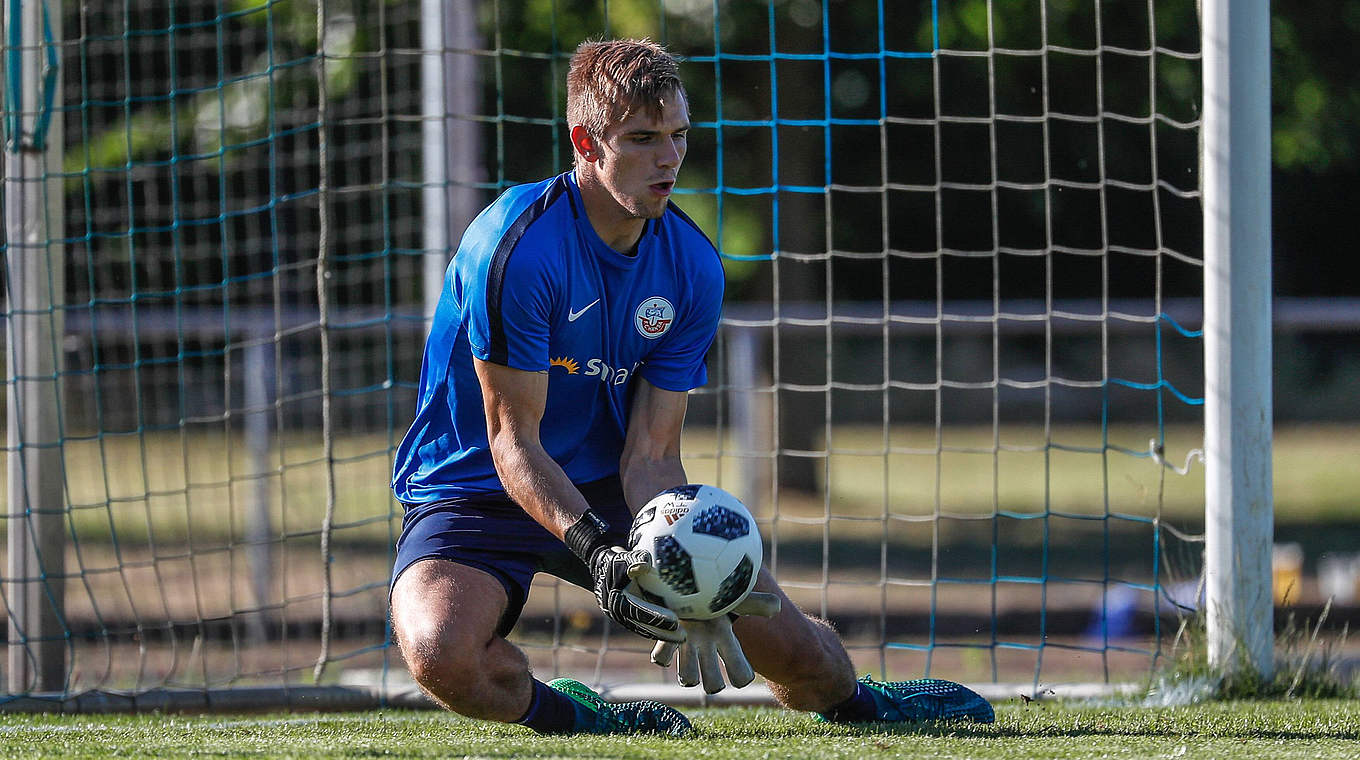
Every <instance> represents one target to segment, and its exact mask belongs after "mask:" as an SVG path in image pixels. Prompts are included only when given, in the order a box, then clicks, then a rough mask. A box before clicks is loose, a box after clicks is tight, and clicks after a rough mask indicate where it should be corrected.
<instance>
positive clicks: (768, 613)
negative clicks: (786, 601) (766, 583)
mask: <svg viewBox="0 0 1360 760" xmlns="http://www.w3.org/2000/svg"><path fill="white" fill-rule="evenodd" d="M781 606H782V605H781V604H780V602H779V597H778V596H776V595H775V594H767V593H765V592H764V591H752V592H751V593H749V594H747V595H746V598H745V599H743V600H741V604H738V605H737V606H736V607H734V608H733V609H732V611H733V612H735V613H736V614H738V615H759V616H760V617H774V616H775V615H778V614H779V608H780V607H781Z"/></svg>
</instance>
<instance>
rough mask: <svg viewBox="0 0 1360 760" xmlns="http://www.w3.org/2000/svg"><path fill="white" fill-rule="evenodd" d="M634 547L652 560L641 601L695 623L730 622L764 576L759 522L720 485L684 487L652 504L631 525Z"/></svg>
mask: <svg viewBox="0 0 1360 760" xmlns="http://www.w3.org/2000/svg"><path fill="white" fill-rule="evenodd" d="M628 544H629V546H630V547H632V548H634V549H646V550H647V551H649V552H651V554H652V567H653V569H654V570H655V572H652V573H647V574H646V575H644V576H643V577H642V578H640V579H638V581H637V585H638V586H639V587H640V588H641V590H642V596H643V598H645V599H648V600H649V601H652V602H654V603H656V604H660V605H662V606H664V607H666V608H668V609H670V610H671V611H672V612H674V613H675V614H676V615H678V616H679V617H681V618H686V619H689V620H709V619H711V618H715V617H718V616H719V615H726V614H727V613H728V612H730V611H731V610H732V608H734V607H736V606H737V605H738V604H740V603H741V600H743V599H745V598H746V595H747V594H748V593H750V591H751V588H752V587H754V586H755V585H756V575H757V574H758V573H759V572H760V555H761V542H760V531H759V530H758V529H757V528H756V521H755V519H754V518H752V517H751V513H750V511H748V510H747V509H746V505H744V504H742V503H741V501H740V500H738V499H737V497H735V496H733V495H732V494H730V493H728V492H726V491H724V490H722V489H721V488H716V487H714V486H706V485H685V486H679V487H677V488H670V489H667V490H665V491H662V492H661V493H659V494H657V495H656V496H654V497H652V500H651V501H649V502H647V503H646V504H645V505H644V506H643V507H642V509H641V510H639V511H638V513H637V517H636V518H634V519H633V527H632V530H631V531H630V532H629V536H628Z"/></svg>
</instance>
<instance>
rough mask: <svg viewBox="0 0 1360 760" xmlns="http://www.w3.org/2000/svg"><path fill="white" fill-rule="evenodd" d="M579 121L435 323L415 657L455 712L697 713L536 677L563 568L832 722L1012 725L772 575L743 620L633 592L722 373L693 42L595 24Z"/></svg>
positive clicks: (407, 645)
mask: <svg viewBox="0 0 1360 760" xmlns="http://www.w3.org/2000/svg"><path fill="white" fill-rule="evenodd" d="M567 121H568V124H569V126H570V128H571V132H570V137H571V145H572V148H573V150H574V157H575V168H574V170H573V171H570V172H567V173H565V174H562V175H560V176H557V177H554V178H552V179H548V180H545V181H543V182H539V183H537V184H530V185H520V186H517V187H512V188H510V189H509V190H507V191H506V192H505V193H504V194H502V195H501V196H500V198H498V199H497V200H496V201H495V202H494V203H492V204H491V205H490V206H489V207H487V208H486V209H485V210H484V211H483V212H482V213H481V214H480V215H479V216H478V217H477V218H476V219H475V220H474V221H473V222H472V224H471V225H470V226H469V227H468V229H467V231H466V232H465V233H464V235H463V239H462V242H461V244H460V245H459V248H458V253H457V255H456V256H455V257H454V259H453V261H452V263H451V264H450V265H449V268H448V271H447V273H446V276H445V281H444V288H443V293H442V296H441V298H440V301H439V305H438V308H437V310H436V312H435V315H434V323H433V325H432V327H431V331H430V335H429V338H428V340H427V342H426V346H425V355H424V361H423V364H422V367H421V374H420V388H419V397H418V402H417V410H416V416H415V420H414V422H413V423H412V425H411V428H410V430H409V431H408V432H407V434H406V436H405V438H404V439H403V441H402V443H401V446H400V447H399V449H398V451H397V456H396V464H395V471H394V474H393V483H392V487H393V490H394V492H395V494H396V496H397V498H398V499H399V500H400V501H401V502H402V503H403V505H404V506H405V516H404V519H403V524H402V533H401V537H400V539H399V540H398V542H397V559H396V563H395V567H394V568H393V572H392V587H391V608H392V622H393V628H394V631H395V636H396V641H397V642H398V644H399V646H400V647H401V652H402V654H403V656H404V657H405V659H406V663H407V666H408V668H409V669H410V671H411V674H412V675H413V676H414V677H415V679H416V681H417V682H418V683H419V684H420V686H421V688H423V689H424V690H425V691H426V692H427V693H428V694H429V695H430V696H431V697H433V698H434V699H435V700H436V701H437V702H439V703H440V704H441V705H443V706H445V707H447V708H448V709H450V710H453V711H455V712H458V713H461V714H463V715H466V716H469V717H473V718H483V719H490V720H498V721H505V722H517V723H521V724H523V725H526V726H528V727H530V728H532V729H535V730H537V731H540V732H543V733H565V732H627V731H657V732H665V733H673V734H680V733H684V732H686V731H688V730H689V728H690V726H689V721H688V720H686V718H685V717H684V716H683V715H682V714H680V713H679V712H678V711H676V710H674V709H672V708H670V707H667V706H665V705H662V704H659V703H657V702H630V703H622V704H612V703H607V702H605V701H604V700H602V699H601V698H600V697H599V696H598V695H596V694H595V693H594V692H593V691H591V690H590V689H588V688H587V687H585V686H584V685H583V684H580V683H579V682H576V681H572V680H570V679H558V680H557V681H553V682H552V683H549V684H545V683H543V682H541V681H539V680H537V679H535V678H534V677H533V675H532V674H531V673H530V671H529V666H528V662H527V660H526V659H525V657H524V654H523V653H522V652H521V651H520V650H518V649H517V648H516V647H514V646H513V645H511V644H510V643H508V642H507V641H506V640H505V636H506V635H507V634H508V633H509V631H510V629H511V628H512V627H513V626H514V624H515V621H516V620H517V619H518V617H519V615H520V612H521V610H522V609H523V606H524V602H525V598H526V596H527V595H528V591H529V586H530V581H531V580H532V578H533V576H534V574H535V573H537V572H540V571H543V572H549V573H553V574H555V575H558V576H559V577H562V578H564V579H566V580H569V581H571V582H574V583H576V584H578V585H581V586H583V587H585V588H589V589H593V590H594V592H595V596H596V598H597V600H598V601H599V603H600V606H601V608H602V609H603V610H604V612H605V613H606V614H607V615H608V616H609V617H610V618H612V619H613V620H614V621H615V622H617V623H619V624H620V625H622V626H623V627H625V628H627V629H629V630H631V631H633V632H634V633H637V634H639V635H641V636H645V637H648V638H651V639H656V640H658V645H657V647H656V650H655V651H654V653H653V659H654V660H656V661H658V663H660V664H668V663H669V661H670V659H671V658H672V656H673V655H674V654H675V653H676V652H677V650H678V652H679V655H680V667H679V673H680V676H681V681H682V682H683V683H686V684H687V685H695V684H698V683H700V682H702V683H703V685H704V687H705V689H706V690H708V691H710V692H713V691H717V690H718V689H721V688H722V687H723V685H724V681H723V673H722V670H721V669H720V665H719V661H721V663H722V665H725V667H726V672H727V677H728V678H729V679H730V680H731V681H732V682H733V683H735V684H737V685H739V686H744V685H745V684H746V683H749V682H750V681H751V679H752V678H753V677H754V673H753V672H752V671H753V670H754V671H755V672H758V673H760V674H761V675H763V676H764V677H765V679H766V680H767V682H768V683H769V687H770V690H771V691H772V692H773V693H774V695H775V697H776V698H778V700H779V701H780V702H781V703H782V704H784V705H786V706H788V707H790V708H792V709H796V710H805V711H811V712H815V713H819V714H821V715H822V716H823V717H824V718H826V719H828V720H834V721H856V722H858V721H877V720H913V719H930V718H950V717H963V718H971V719H974V720H982V721H990V720H991V719H992V711H991V707H990V706H989V705H988V704H987V703H986V701H984V700H982V699H981V698H980V697H978V696H977V695H976V694H974V693H973V692H971V691H968V690H967V689H964V688H963V687H960V686H958V685H956V684H951V683H949V682H946V681H916V682H908V683H906V684H891V683H879V682H875V681H873V680H870V679H868V677H865V679H863V680H860V681H856V680H855V677H854V671H853V669H852V666H851V663H850V659H849V656H848V655H847V654H846V651H845V648H844V646H843V645H842V644H841V642H840V640H839V638H838V637H837V636H836V634H835V632H834V631H833V630H832V629H831V627H830V626H829V625H827V624H826V623H825V622H823V621H820V620H815V619H812V618H809V617H807V616H806V615H804V614H803V613H802V612H801V611H799V610H798V609H797V608H796V607H795V606H794V605H793V604H791V603H790V602H789V601H788V598H787V597H786V596H785V595H784V593H783V592H782V591H781V590H780V589H779V587H778V586H777V585H775V582H774V580H773V578H772V577H771V576H770V574H769V573H768V572H766V571H762V572H761V574H760V578H759V580H758V582H757V584H756V587H755V591H754V592H752V594H751V595H750V596H749V597H748V598H747V600H746V601H745V602H744V603H743V605H742V606H741V607H739V608H738V610H737V612H738V613H742V614H740V615H736V616H733V617H734V618H735V620H734V621H732V620H729V618H727V617H723V618H718V619H717V620H713V621H702V622H696V621H689V620H685V621H681V620H678V619H677V618H676V616H675V614H674V613H672V612H671V611H670V610H667V609H665V608H663V607H659V606H656V605H653V604H649V603H648V602H646V601H644V600H642V599H640V598H637V597H636V596H634V595H632V594H630V593H629V592H628V591H627V590H626V589H627V586H628V584H629V582H630V580H631V578H632V576H634V575H636V574H637V573H639V572H645V571H646V570H647V569H649V566H648V565H647V563H646V560H647V556H646V553H645V552H635V551H629V550H627V549H624V548H622V547H620V546H619V544H625V543H626V539H625V537H624V534H625V532H626V531H627V530H628V527H629V525H630V523H631V519H632V515H633V513H634V512H635V511H636V510H637V509H639V508H641V506H642V505H643V504H644V503H646V502H647V501H648V500H649V499H650V498H651V497H652V496H653V495H654V494H656V493H658V492H659V491H662V490H664V489H666V488H670V487H673V486H677V485H681V484H684V483H685V482H686V478H685V473H684V470H683V469H682V467H681V464H680V430H681V425H682V423H683V421H684V415H685V405H686V393H687V391H689V390H691V389H694V388H697V387H699V386H702V385H703V384H704V383H705V382H707V372H706V368H705V364H704V360H705V355H706V353H707V351H708V348H709V346H710V345H711V344H712V343H713V340H714V336H715V334H716V331H717V328H718V321H719V316H720V312H721V305H722V293H723V270H722V264H721V262H720V261H719V258H718V255H717V253H716V251H715V249H714V247H713V244H712V243H711V242H709V240H708V239H707V238H706V237H705V236H704V234H703V233H702V232H701V231H700V230H699V229H698V227H697V226H695V224H694V222H692V221H691V220H690V219H689V218H688V217H687V216H685V215H684V213H682V212H681V211H680V209H679V208H677V207H676V206H675V204H673V203H671V202H670V196H671V193H672V191H673V190H674V187H675V181H676V176H677V173H678V172H679V170H680V165H681V163H682V162H683V160H684V158H685V151H686V137H687V133H688V130H689V109H688V103H687V101H686V98H685V91H684V88H683V86H682V85H681V82H680V79H679V67H678V65H677V63H676V61H675V59H674V58H673V57H671V56H670V55H669V54H668V53H667V52H666V51H665V50H664V49H663V48H661V47H660V46H659V45H656V44H653V43H651V42H649V41H645V40H643V41H635V40H616V41H604V42H587V43H584V44H582V45H581V46H580V47H579V48H578V49H577V51H576V53H575V55H574V56H573V57H572V59H571V63H570V67H569V71H568V74H567ZM734 633H735V637H734ZM738 642H740V643H738ZM743 650H744V651H743Z"/></svg>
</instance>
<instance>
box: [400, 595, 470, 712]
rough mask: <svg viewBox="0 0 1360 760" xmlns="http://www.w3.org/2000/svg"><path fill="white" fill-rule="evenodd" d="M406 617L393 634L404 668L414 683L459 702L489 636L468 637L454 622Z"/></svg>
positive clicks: (446, 698) (437, 694) (468, 633)
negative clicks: (403, 660)
mask: <svg viewBox="0 0 1360 760" xmlns="http://www.w3.org/2000/svg"><path fill="white" fill-rule="evenodd" d="M410 617H412V616H409V615H408V616H407V620H406V622H405V624H404V625H399V626H396V631H395V632H396V634H397V636H396V638H397V645H398V647H399V648H400V649H401V654H402V657H403V658H404V659H405V660H406V669H407V670H409V671H410V673H411V677H412V678H414V679H415V681H416V683H417V684H419V685H420V686H421V687H422V688H424V689H425V690H426V691H429V692H431V693H433V694H434V695H435V696H437V697H438V698H440V699H441V700H443V701H461V700H460V699H459V697H461V696H462V694H461V692H462V691H464V689H465V688H467V687H472V686H474V685H475V684H474V683H473V682H474V681H475V678H474V677H472V675H473V674H475V673H476V672H478V669H479V668H478V662H479V660H480V659H482V658H481V656H480V653H482V652H485V650H486V649H487V647H488V646H489V644H490V637H489V636H486V635H484V634H483V635H480V636H478V635H470V634H471V632H469V631H466V630H460V629H459V625H458V621H456V620H450V619H447V618H437V617H433V616H425V617H422V618H420V619H418V620H411V619H410ZM478 639H480V641H479V640H478Z"/></svg>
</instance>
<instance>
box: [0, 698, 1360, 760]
mask: <svg viewBox="0 0 1360 760" xmlns="http://www.w3.org/2000/svg"><path fill="white" fill-rule="evenodd" d="M690 716H691V718H692V719H693V720H694V723H695V726H696V728H697V731H696V733H695V734H694V735H692V736H691V737H690V738H684V739H669V738H657V737H646V736H605V737H599V736H565V737H546V736H537V735H535V734H532V733H530V732H529V731H528V730H526V729H523V728H520V727H517V726H509V725H502V724H494V723H484V722H479V721H469V720H464V719H461V718H458V717H456V716H452V715H449V714H445V713H437V712H400V711H379V712H371V713H348V714H324V715H316V714H299V715H277V716H264V717H248V716H193V717H188V716H164V715H148V716H34V715H3V716H0V756H3V757H7V758H63V759H65V758H77V759H78V758H97V757H111V756H117V757H148V758H149V757H156V758H179V757H203V756H212V757H223V758H236V757H240V758H290V757H334V758H356V757H398V758H399V757H412V758H423V757H471V758H506V757H532V758H676V759H677V760H688V759H689V758H711V759H712V760H747V759H748V758H752V759H753V758H769V757H781V758H783V757H787V758H832V759H840V758H845V759H847V760H849V759H850V758H865V757H875V758H896V757H902V758H921V757H957V758H979V759H980V760H993V759H1000V758H1025V759H1026V760H1033V759H1035V758H1101V757H1131V758H1132V757H1214V758H1216V760H1245V759H1246V758H1271V759H1272V760H1287V759H1289V758H1354V757H1356V753H1357V749H1360V702H1357V701H1355V700H1333V701H1326V700H1319V701H1265V702H1221V703H1217V702H1215V703H1203V704H1197V705H1188V706H1182V707H1161V708H1144V707H1137V706H1091V705H1077V704H1060V703H1042V702H1040V703H1033V704H1029V705H1021V704H1019V703H1006V704H1001V705H998V710H997V722H996V723H995V724H993V725H990V726H973V725H969V724H938V725H904V726H883V727H853V726H833V725H828V724H824V723H817V722H814V721H813V720H812V719H811V718H809V717H808V716H806V715H803V714H796V713H791V712H787V711H782V710H775V709H771V708H744V709H739V708H730V709H710V710H691V711H690Z"/></svg>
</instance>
